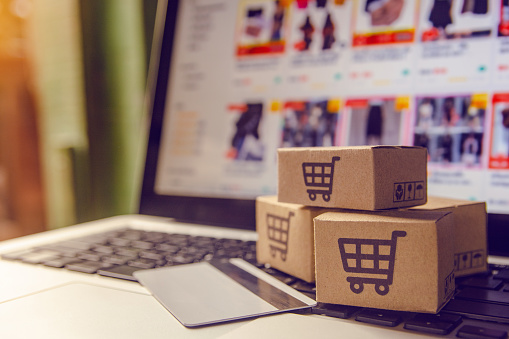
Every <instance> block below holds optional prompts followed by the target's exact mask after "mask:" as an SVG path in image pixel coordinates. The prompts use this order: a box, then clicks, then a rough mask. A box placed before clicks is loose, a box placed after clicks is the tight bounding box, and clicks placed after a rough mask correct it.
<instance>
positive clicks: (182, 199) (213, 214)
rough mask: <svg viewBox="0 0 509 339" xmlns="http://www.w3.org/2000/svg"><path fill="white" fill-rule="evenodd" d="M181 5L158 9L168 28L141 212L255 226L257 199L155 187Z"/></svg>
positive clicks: (159, 68)
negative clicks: (207, 195) (159, 191)
mask: <svg viewBox="0 0 509 339" xmlns="http://www.w3.org/2000/svg"><path fill="white" fill-rule="evenodd" d="M165 3H166V1H165ZM178 6H179V1H168V2H167V6H161V7H160V8H159V9H158V10H162V9H161V8H164V7H165V8H167V9H166V13H165V15H164V18H163V20H164V23H163V25H164V28H163V27H161V26H159V27H156V29H157V28H160V29H163V34H162V37H160V39H162V40H161V42H160V48H159V51H157V52H155V53H158V58H155V60H154V59H152V61H153V62H154V63H157V66H156V67H153V71H154V72H157V74H154V77H153V79H152V80H153V82H154V83H153V84H151V85H152V86H153V87H152V91H151V92H152V93H151V107H152V108H151V123H150V131H149V137H148V143H147V153H146V161H145V171H144V176H143V185H142V190H141V199H140V210H139V212H140V213H141V214H147V215H156V216H162V217H170V218H174V219H177V220H179V221H182V222H188V223H199V224H209V225H215V226H224V227H229V228H239V229H247V230H254V229H255V202H254V200H253V199H220V198H201V197H186V196H171V195H160V194H157V193H156V192H155V190H154V187H155V178H156V169H157V162H158V155H159V146H160V141H161V133H162V126H163V116H164V113H165V102H166V93H167V88H168V80H169V70H170V65H171V58H172V47H173V40H174V34H175V26H176V21H177V20H176V18H177V11H178ZM158 14H161V13H158ZM159 19H160V18H159ZM156 43H157V42H156ZM149 100H150V99H149ZM226 211H228V213H227V212H226Z"/></svg>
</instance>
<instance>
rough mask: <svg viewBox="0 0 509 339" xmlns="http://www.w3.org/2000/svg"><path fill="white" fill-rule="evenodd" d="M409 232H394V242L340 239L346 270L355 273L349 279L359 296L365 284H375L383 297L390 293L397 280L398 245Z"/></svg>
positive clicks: (352, 288) (353, 290) (347, 279)
mask: <svg viewBox="0 0 509 339" xmlns="http://www.w3.org/2000/svg"><path fill="white" fill-rule="evenodd" d="M405 236H406V232H405V231H393V232H392V237H391V239H390V240H384V239H353V238H339V239H338V245H339V251H340V253H341V261H342V263H343V269H344V270H345V272H347V273H353V275H352V276H349V277H347V278H346V281H347V282H349V283H350V289H351V290H352V292H354V293H356V294H359V293H361V292H362V291H363V290H364V284H374V285H375V291H376V292H377V293H378V294H379V295H386V294H387V293H389V286H390V285H392V281H393V277H394V262H395V260H396V243H397V241H398V238H399V237H405Z"/></svg>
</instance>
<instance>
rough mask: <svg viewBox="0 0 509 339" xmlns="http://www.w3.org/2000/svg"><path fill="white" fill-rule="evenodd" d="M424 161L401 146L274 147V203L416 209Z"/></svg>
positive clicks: (422, 192)
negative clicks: (275, 194)
mask: <svg viewBox="0 0 509 339" xmlns="http://www.w3.org/2000/svg"><path fill="white" fill-rule="evenodd" d="M426 157H427V151H426V149H425V148H422V147H406V146H357V147H313V148H280V149H279V150H278V182H279V186H278V199H279V201H280V202H289V203H295V204H302V205H308V206H318V207H328V208H347V209H358V210H380V209H390V208H401V207H410V206H417V205H422V204H424V203H426V198H427V193H426V192H427V178H426V169H427V167H426V166H427V162H426Z"/></svg>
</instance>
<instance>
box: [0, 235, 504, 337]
mask: <svg viewBox="0 0 509 339" xmlns="http://www.w3.org/2000/svg"><path fill="white" fill-rule="evenodd" d="M228 258H242V259H244V260H246V261H247V262H249V263H251V264H253V265H255V266H257V267H258V268H260V269H262V270H263V271H265V272H266V273H268V274H270V275H272V276H273V277H275V278H277V279H278V280H280V281H282V282H284V283H285V284H287V285H289V286H291V287H293V288H294V289H296V290H298V291H300V292H302V293H303V294H305V295H307V296H309V297H311V298H313V299H315V298H316V293H315V291H316V288H315V284H313V283H308V282H305V281H303V280H300V279H297V278H295V277H292V276H290V275H287V274H285V273H283V272H280V271H278V270H276V269H274V268H271V267H269V266H266V265H262V264H258V263H257V262H256V242H254V241H242V240H237V239H218V238H212V237H203V236H191V235H186V234H169V233H162V232H150V231H142V230H134V229H122V230H115V231H110V232H105V233H100V234H95V235H91V236H85V237H80V238H76V239H72V240H67V241H62V242H58V243H53V244H49V245H44V246H39V247H35V248H32V249H29V250H23V251H19V252H14V253H7V254H4V255H2V259H4V260H16V261H22V262H24V263H28V264H40V265H45V266H49V267H55V268H63V269H67V270H71V271H78V272H83V273H89V274H99V275H102V276H108V277H113V278H120V279H126V280H132V281H136V279H135V278H134V277H133V273H134V272H135V271H137V270H143V269H152V268H157V267H166V266H175V265H181V264H189V263H193V262H200V261H207V260H211V259H228ZM456 286H457V288H456V293H455V297H454V299H453V300H451V301H450V302H449V303H448V304H447V305H446V306H445V307H444V308H443V309H442V311H441V312H440V313H438V314H436V315H435V314H418V313H409V312H396V311H386V310H376V309H367V308H360V307H353V306H346V305H332V304H324V303H319V304H318V306H317V307H315V308H313V310H312V312H313V313H315V314H321V315H327V316H331V317H336V318H342V319H352V320H356V321H359V322H365V323H370V324H373V325H378V326H387V327H399V328H401V329H403V330H407V331H413V332H419V333H426V334H431V335H437V336H444V335H448V334H451V333H453V331H454V332H455V333H456V336H457V337H460V338H507V336H508V331H509V267H507V266H495V265H490V270H489V272H486V273H483V274H478V275H475V276H470V277H465V278H457V279H456ZM467 320H468V321H467ZM471 320H473V321H474V322H472V321H471ZM485 324H486V325H485Z"/></svg>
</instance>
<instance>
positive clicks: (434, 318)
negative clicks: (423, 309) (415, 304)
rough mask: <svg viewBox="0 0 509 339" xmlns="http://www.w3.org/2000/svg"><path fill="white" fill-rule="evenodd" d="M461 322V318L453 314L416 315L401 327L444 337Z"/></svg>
mask: <svg viewBox="0 0 509 339" xmlns="http://www.w3.org/2000/svg"><path fill="white" fill-rule="evenodd" d="M461 322H462V319H461V316H459V315H455V314H446V313H444V314H442V313H440V314H416V315H415V316H414V317H413V318H412V319H410V320H408V321H406V322H405V325H404V326H403V327H404V328H405V329H407V330H412V331H417V332H423V333H430V334H439V335H446V334H448V333H450V332H451V331H452V330H453V329H455V328H456V327H457V326H458V325H459V324H461Z"/></svg>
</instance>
